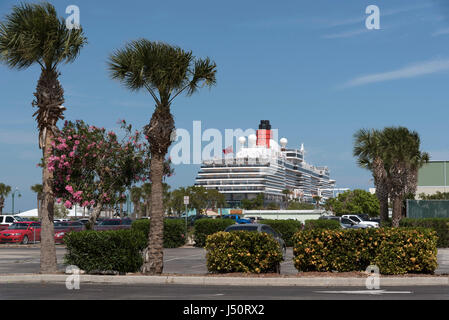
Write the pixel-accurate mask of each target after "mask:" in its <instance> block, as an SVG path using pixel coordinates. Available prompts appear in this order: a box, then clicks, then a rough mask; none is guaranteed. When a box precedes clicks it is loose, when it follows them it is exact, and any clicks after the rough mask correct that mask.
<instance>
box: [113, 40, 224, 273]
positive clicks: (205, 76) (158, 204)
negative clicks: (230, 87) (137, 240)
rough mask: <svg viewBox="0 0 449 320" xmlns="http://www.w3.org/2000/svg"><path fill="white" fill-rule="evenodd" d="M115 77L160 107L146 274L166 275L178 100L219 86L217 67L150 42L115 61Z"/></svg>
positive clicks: (149, 132)
mask: <svg viewBox="0 0 449 320" xmlns="http://www.w3.org/2000/svg"><path fill="white" fill-rule="evenodd" d="M109 69H110V71H111V77H112V78H113V79H115V80H119V81H120V82H122V83H123V84H124V85H125V86H126V87H127V88H129V89H130V90H133V91H137V90H140V89H146V90H147V91H148V92H149V93H150V95H151V96H152V98H153V100H154V102H155V110H154V112H153V115H152V118H151V120H150V123H149V124H148V125H147V126H145V128H144V133H145V135H146V136H147V139H148V142H149V144H150V152H151V164H150V180H151V183H152V192H151V228H150V232H149V238H148V240H149V241H148V248H147V251H146V252H145V262H144V265H143V267H142V271H143V272H145V273H151V274H160V273H162V269H163V227H164V225H163V222H164V221H163V219H164V208H163V186H162V179H163V175H164V159H165V156H166V154H167V152H168V148H169V147H170V145H171V144H172V141H173V137H174V134H175V122H174V119H173V115H172V113H171V109H170V108H171V106H172V103H173V100H174V99H175V98H176V97H177V96H179V95H180V94H182V93H184V92H186V93H187V94H188V95H192V94H193V93H194V92H196V91H197V90H198V89H199V86H200V85H201V84H205V85H207V86H209V87H210V86H212V85H214V84H215V81H216V65H215V63H213V62H211V61H210V59H209V58H206V59H196V58H195V57H194V56H193V55H192V52H190V51H184V50H183V49H181V48H179V47H174V46H170V45H168V44H165V43H162V42H151V41H148V40H146V39H141V40H137V41H133V42H131V43H130V44H128V45H127V46H126V47H125V48H124V49H120V50H117V51H116V52H114V53H113V54H112V55H111V56H110V59H109Z"/></svg>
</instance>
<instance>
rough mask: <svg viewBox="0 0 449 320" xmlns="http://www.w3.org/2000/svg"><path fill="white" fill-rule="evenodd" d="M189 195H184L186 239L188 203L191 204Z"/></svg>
mask: <svg viewBox="0 0 449 320" xmlns="http://www.w3.org/2000/svg"><path fill="white" fill-rule="evenodd" d="M189 200H190V199H189V196H185V197H184V205H185V206H186V240H187V228H188V227H187V205H188V204H189Z"/></svg>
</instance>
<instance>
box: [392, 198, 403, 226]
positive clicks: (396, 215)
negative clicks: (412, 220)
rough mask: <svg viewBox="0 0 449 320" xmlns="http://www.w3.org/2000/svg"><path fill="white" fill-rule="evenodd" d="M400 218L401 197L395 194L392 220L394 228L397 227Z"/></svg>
mask: <svg viewBox="0 0 449 320" xmlns="http://www.w3.org/2000/svg"><path fill="white" fill-rule="evenodd" d="M401 218H402V197H399V196H396V197H394V198H393V221H392V226H393V227H394V228H398V227H399V222H400V221H401Z"/></svg>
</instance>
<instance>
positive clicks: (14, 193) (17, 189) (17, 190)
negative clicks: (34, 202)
mask: <svg viewBox="0 0 449 320" xmlns="http://www.w3.org/2000/svg"><path fill="white" fill-rule="evenodd" d="M17 192H18V193H19V194H18V197H19V198H20V197H21V196H22V195H21V194H20V191H19V188H16V189H14V191H13V193H12V194H11V196H12V214H14V213H15V210H14V197H15V195H16V193H17Z"/></svg>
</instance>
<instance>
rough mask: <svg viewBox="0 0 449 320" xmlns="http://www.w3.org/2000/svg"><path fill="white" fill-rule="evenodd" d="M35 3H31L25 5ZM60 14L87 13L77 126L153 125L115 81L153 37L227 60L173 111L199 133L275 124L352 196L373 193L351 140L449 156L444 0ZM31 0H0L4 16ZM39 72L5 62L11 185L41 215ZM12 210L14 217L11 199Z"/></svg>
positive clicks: (138, 7)
mask: <svg viewBox="0 0 449 320" xmlns="http://www.w3.org/2000/svg"><path fill="white" fill-rule="evenodd" d="M26 2H32V1H26ZM50 2H51V3H53V4H54V5H55V6H56V8H57V10H58V12H59V13H60V15H61V16H67V15H66V14H65V9H66V7H67V6H68V5H77V6H78V7H79V8H80V12H81V24H82V26H83V28H84V29H85V32H86V35H87V37H88V41H89V44H88V45H87V46H86V47H85V48H84V49H83V50H82V52H81V55H80V57H79V58H78V59H77V60H76V61H75V63H73V64H70V65H64V66H61V68H60V71H61V73H62V75H61V79H60V80H61V83H62V85H63V87H64V89H65V98H66V103H65V106H66V107H67V112H66V114H65V115H66V119H68V120H76V119H84V120H85V121H87V122H88V123H91V124H95V125H98V126H104V127H106V128H108V129H116V128H117V124H116V122H117V120H118V119H126V120H127V121H128V122H130V123H132V124H133V125H134V126H135V127H137V128H141V127H143V126H144V125H145V124H146V123H147V122H148V121H149V119H150V117H151V113H152V111H153V105H154V104H153V102H152V100H151V98H150V96H149V95H148V94H146V93H145V92H141V93H133V92H129V91H128V90H126V89H125V88H123V87H122V86H121V85H120V84H119V83H117V82H115V81H112V80H110V78H109V76H108V72H107V69H106V61H107V57H108V55H109V54H110V53H112V52H113V51H114V50H115V49H117V48H121V47H122V46H124V45H125V44H126V43H127V42H128V41H130V40H134V39H138V38H147V39H150V40H158V41H164V42H167V43H170V44H174V45H178V46H180V47H182V48H184V49H188V50H192V51H193V54H194V55H195V56H198V57H205V56H208V57H210V58H211V59H213V60H214V61H215V62H216V63H217V68H218V74H217V85H216V86H215V87H213V88H212V89H210V90H209V89H204V90H201V91H200V92H199V94H196V95H194V96H193V97H179V98H177V100H176V101H175V103H174V105H173V112H174V115H175V121H176V126H177V127H178V128H184V129H187V130H189V131H191V130H192V121H194V120H200V121H202V127H203V130H204V129H207V128H217V129H219V130H222V131H223V132H224V129H227V128H229V129H234V128H242V129H248V128H256V127H257V125H258V123H259V121H260V120H261V119H269V120H270V121H271V123H272V126H273V127H274V128H278V129H279V135H280V136H285V137H287V138H288V139H289V146H291V147H292V146H299V145H300V144H301V143H304V144H305V148H306V151H307V154H306V160H307V161H308V162H310V163H312V164H316V165H327V166H329V168H330V170H331V175H332V178H334V179H336V180H337V185H338V186H339V187H350V188H364V189H366V188H368V187H370V186H371V185H372V182H371V181H370V174H369V172H367V171H364V170H362V169H359V168H357V166H356V162H355V159H354V158H353V157H352V135H353V133H354V132H355V131H356V130H358V129H360V128H383V127H385V126H391V125H401V126H406V127H408V128H410V129H413V130H417V131H418V132H419V133H420V135H421V139H422V149H423V150H425V151H428V152H430V154H431V156H432V158H433V159H434V160H441V159H446V160H447V159H449V148H448V139H447V138H445V136H446V135H447V133H448V126H447V122H448V119H449V111H448V108H447V107H448V101H449V90H448V85H449V52H448V48H449V7H448V6H447V5H445V4H444V1H443V0H441V1H413V0H409V1H405V0H388V1H384V0H370V1H364V0H345V1H334V0H316V1H298V0H294V1H261V0H258V1H252V0H251V1H250V0H245V1H220V2H218V1H203V0H201V1H197V0H194V1H174V0H172V1H152V0H150V1H147V0H145V1H144V0H127V1H106V0H97V1H88V0H70V1H65V0H58V1H56V0H53V1H50ZM16 3H18V1H13V0H1V1H0V19H3V17H4V16H5V15H6V14H7V13H8V12H10V10H11V7H12V6H13V5H14V4H16ZM368 5H377V6H378V7H379V8H380V27H381V29H380V30H367V29H366V27H365V19H366V18H367V16H368V15H367V14H365V9H366V7H367V6H368ZM39 71H40V70H39V68H38V67H32V68H30V69H28V70H26V71H14V70H9V69H8V68H6V67H5V66H3V65H0V150H1V151H0V152H1V156H0V182H4V183H7V184H9V185H11V186H13V187H18V188H19V189H20V190H21V193H22V198H20V199H19V200H16V209H18V210H21V211H24V210H28V209H31V208H34V207H35V206H36V205H35V202H36V200H35V195H34V194H33V193H32V192H31V191H30V190H29V189H30V186H31V185H33V184H35V183H39V182H40V181H41V170H40V169H39V168H36V163H38V162H39V159H40V157H41V152H40V150H39V149H38V145H37V130H36V124H35V121H34V119H33V118H32V114H33V108H32V107H31V101H32V100H33V92H34V90H35V87H36V83H37V80H38V78H39ZM197 170H198V166H197V165H181V166H177V167H175V172H176V174H175V176H174V177H172V178H170V179H169V180H168V182H169V184H171V185H172V187H173V188H176V187H178V186H185V185H191V184H193V181H194V178H195V175H196V172H197ZM5 209H6V211H10V209H11V199H10V198H9V199H7V203H6V208H5Z"/></svg>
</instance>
